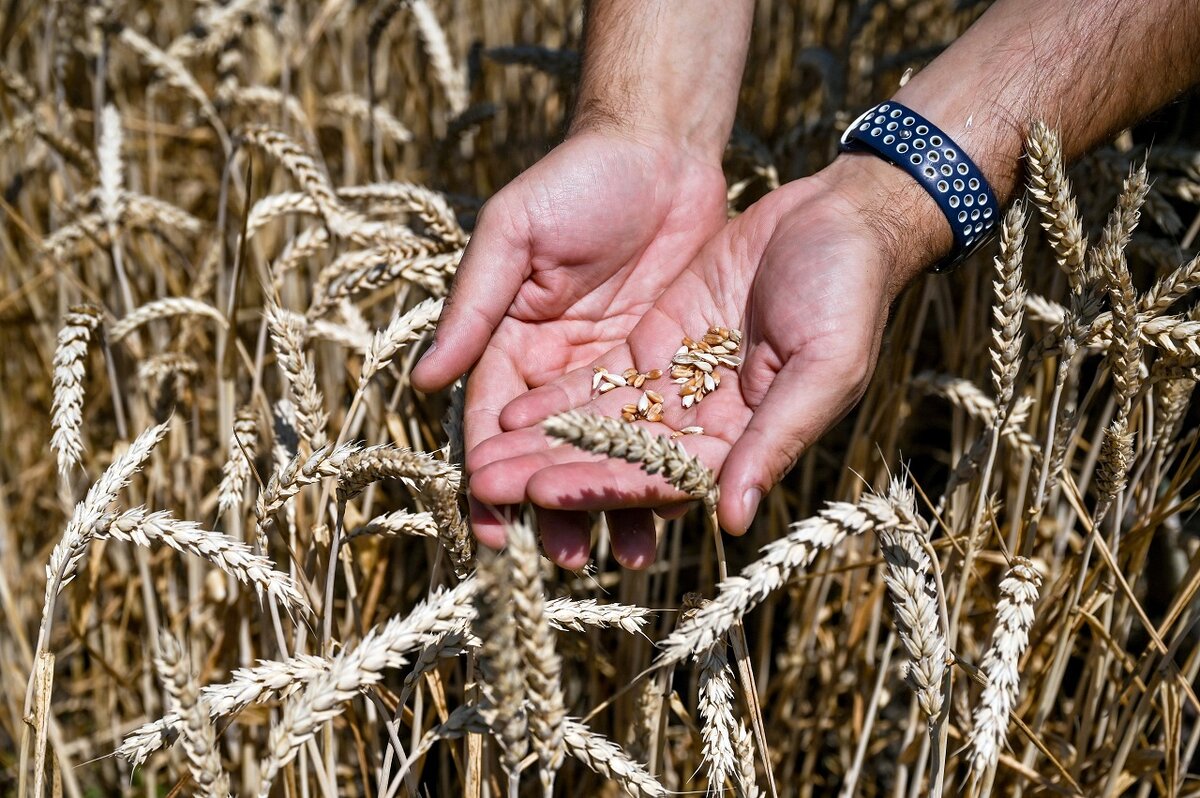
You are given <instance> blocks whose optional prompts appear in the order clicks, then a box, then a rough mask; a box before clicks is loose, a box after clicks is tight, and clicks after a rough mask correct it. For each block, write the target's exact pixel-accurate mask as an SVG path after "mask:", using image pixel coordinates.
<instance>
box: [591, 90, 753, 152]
mask: <svg viewBox="0 0 1200 798" xmlns="http://www.w3.org/2000/svg"><path fill="white" fill-rule="evenodd" d="M732 126H733V123H732V121H730V122H729V124H728V125H720V124H717V125H714V124H712V123H711V121H708V120H703V119H693V118H688V117H686V116H685V115H683V114H680V113H670V112H668V111H662V110H659V111H658V112H656V113H644V112H643V111H642V110H641V108H640V104H639V103H638V102H637V101H636V100H633V99H631V98H626V99H625V100H624V101H622V102H615V101H613V100H611V99H609V98H606V97H601V96H596V95H585V94H581V96H580V97H579V100H578V102H577V104H576V107H575V112H574V113H573V114H572V117H571V125H570V128H569V129H568V130H567V138H573V137H575V136H579V135H585V134H593V133H594V134H599V135H611V136H617V137H619V138H623V139H627V140H629V141H633V142H635V143H638V144H642V145H644V146H647V147H650V148H652V149H655V150H657V151H659V152H671V153H677V154H679V155H682V156H684V157H686V158H689V159H691V160H695V161H700V162H702V163H704V164H707V165H710V166H716V167H717V168H720V166H721V159H722V156H723V155H724V152H725V145H726V143H727V142H728V140H729V133H730V130H731V129H732Z"/></svg>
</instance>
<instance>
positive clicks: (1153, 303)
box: [1138, 255, 1200, 316]
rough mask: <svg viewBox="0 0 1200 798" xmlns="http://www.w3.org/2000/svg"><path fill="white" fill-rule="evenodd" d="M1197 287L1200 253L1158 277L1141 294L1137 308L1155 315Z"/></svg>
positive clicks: (1199, 275) (1199, 274)
mask: <svg viewBox="0 0 1200 798" xmlns="http://www.w3.org/2000/svg"><path fill="white" fill-rule="evenodd" d="M1197 287H1200V255H1197V256H1196V257H1194V258H1192V259H1191V260H1189V261H1187V262H1185V263H1181V264H1180V265H1179V266H1178V267H1176V268H1175V269H1173V270H1172V271H1171V272H1170V273H1168V274H1165V275H1163V276H1162V277H1161V278H1159V280H1158V282H1156V283H1155V284H1154V285H1153V286H1152V287H1151V288H1150V290H1149V291H1147V292H1146V293H1145V294H1143V295H1142V298H1141V300H1140V301H1139V302H1138V309H1139V310H1140V311H1141V312H1142V313H1145V314H1147V315H1151V316H1157V315H1158V314H1160V313H1162V312H1164V311H1166V310H1167V309H1168V308H1170V307H1171V305H1173V304H1175V303H1176V302H1178V301H1179V300H1180V299H1182V298H1183V297H1185V296H1187V295H1188V294H1189V293H1191V292H1192V291H1193V290H1194V289H1196V288H1197Z"/></svg>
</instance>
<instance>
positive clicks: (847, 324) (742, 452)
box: [469, 156, 949, 566]
mask: <svg viewBox="0 0 1200 798" xmlns="http://www.w3.org/2000/svg"><path fill="white" fill-rule="evenodd" d="M846 159H847V160H845V161H841V160H840V161H838V162H835V164H834V166H831V167H830V168H829V169H827V170H826V171H824V172H822V173H819V174H818V175H816V176H814V177H811V178H806V179H804V180H800V181H796V182H794V183H790V184H788V185H786V186H784V187H782V188H780V189H778V190H776V191H775V192H773V193H771V194H769V195H768V196H766V197H765V198H763V199H762V200H760V201H759V202H758V203H756V204H755V205H754V206H753V207H751V208H750V209H749V210H747V211H746V213H744V214H743V215H741V216H740V217H738V218H737V219H735V220H733V221H732V222H730V223H728V224H727V225H726V226H725V228H724V229H723V230H722V231H721V232H720V233H718V234H717V235H716V236H715V237H714V238H713V239H712V241H711V242H710V243H709V244H708V245H706V246H705V247H704V249H703V250H702V251H701V252H700V254H699V255H698V256H697V257H696V258H695V260H694V261H693V262H692V263H691V264H690V265H689V266H688V267H687V268H686V269H685V270H684V271H683V272H682V273H681V274H680V275H679V277H678V279H677V280H676V281H675V282H674V283H673V284H672V285H671V287H670V288H668V289H667V290H666V291H665V292H664V293H663V294H662V296H661V297H660V298H659V299H658V301H657V302H655V303H654V304H653V306H652V307H651V308H650V309H649V310H648V311H647V312H646V314H645V316H644V318H642V320H641V321H640V322H639V323H638V324H637V326H636V327H634V328H633V330H632V331H631V332H630V334H629V336H628V339H627V340H626V341H621V342H619V343H617V344H616V345H615V346H613V347H611V348H609V349H608V350H607V351H605V352H604V353H603V354H601V355H599V356H598V357H596V358H595V359H594V360H592V361H590V362H589V363H587V364H585V365H584V366H583V367H582V368H579V369H577V370H575V371H573V372H571V373H569V374H566V375H564V376H563V377H562V378H561V379H558V380H555V381H554V382H552V383H550V384H548V385H545V386H543V387H541V388H538V389H537V390H534V391H531V392H529V393H527V394H525V395H523V396H520V397H518V398H516V399H515V400H513V401H512V402H511V403H509V404H508V405H507V406H506V407H505V408H504V409H503V411H502V413H501V416H500V425H501V426H502V427H503V428H504V429H505V430H506V432H505V433H504V434H503V435H500V436H497V437H494V438H492V439H490V440H489V441H486V442H484V443H482V444H481V445H479V446H478V447H477V448H476V449H475V450H474V452H473V453H472V455H471V456H470V458H469V459H470V461H471V462H470V467H471V468H472V470H473V473H474V477H473V480H472V489H473V491H474V492H475V494H476V495H477V496H478V497H479V498H481V499H482V500H484V501H487V502H491V503H496V504H510V503H516V502H520V501H523V500H528V501H531V502H532V503H534V504H535V505H537V506H539V507H543V508H550V509H553V510H556V511H568V510H570V511H578V510H612V509H614V508H626V509H628V508H646V507H662V506H670V505H673V504H677V503H679V502H682V501H685V500H686V499H687V497H686V496H685V495H684V494H681V493H679V492H678V491H676V490H674V489H673V488H671V487H670V486H669V485H667V484H666V483H665V482H664V481H663V480H662V479H661V478H659V477H655V476H649V475H647V474H644V473H642V472H641V471H640V470H639V469H638V468H637V467H636V466H633V465H631V464H628V463H624V462H621V461H616V460H609V459H603V458H598V457H596V456H594V455H589V454H587V453H583V452H580V451H578V450H576V449H574V448H573V447H569V446H551V445H550V443H549V441H548V440H547V438H546V436H545V435H544V434H543V433H542V431H541V429H540V427H539V426H538V422H539V421H541V420H543V419H544V418H546V417H547V416H549V415H552V414H554V413H558V412H562V411H565V410H568V409H572V408H584V409H586V410H589V411H591V412H595V413H598V414H602V415H606V416H616V415H619V414H620V412H621V407H622V406H623V405H626V404H629V403H633V402H636V401H637V399H638V397H639V395H640V393H641V391H638V390H635V389H633V388H618V389H615V390H612V391H609V392H608V393H606V394H603V395H600V396H597V395H595V393H594V392H593V391H592V371H593V367H594V366H603V367H605V368H606V369H608V370H609V371H615V372H617V373H620V372H621V371H623V370H624V369H625V368H627V367H629V366H633V367H635V368H637V369H639V370H640V371H642V372H647V371H650V370H651V369H654V368H660V369H663V370H664V376H663V378H662V379H661V380H659V381H657V384H654V385H647V386H644V387H652V388H654V389H655V390H657V391H658V392H659V393H661V394H663V396H664V397H665V398H666V403H665V405H664V417H663V420H662V422H661V423H649V422H638V423H643V424H646V426H648V427H649V428H650V429H651V430H652V431H653V432H655V433H657V434H671V433H672V432H673V431H677V430H682V429H683V428H685V427H691V426H699V427H702V428H703V433H701V434H690V435H685V436H681V437H679V441H680V443H681V444H682V445H683V446H684V448H685V449H687V450H688V451H689V452H691V453H693V454H695V455H697V456H698V457H700V458H701V459H702V460H703V461H704V462H705V463H706V464H707V465H709V466H710V467H711V468H713V469H715V470H716V471H717V472H718V474H719V482H720V487H721V498H720V502H719V504H718V510H717V512H718V519H719V521H720V523H721V526H722V527H723V528H724V529H726V530H727V531H730V532H733V533H735V534H740V533H742V532H744V531H745V530H746V529H747V527H748V526H749V524H750V522H751V520H752V519H753V516H754V513H755V510H756V508H757V506H758V503H759V500H760V499H761V497H762V496H763V495H764V494H765V493H766V491H767V490H769V489H770V487H771V486H773V485H774V484H775V483H776V482H778V481H779V480H780V479H781V478H782V477H783V475H784V474H785V473H786V472H787V471H788V469H789V468H791V466H792V465H793V464H794V463H795V461H796V459H797V458H798V457H799V456H800V454H801V453H802V452H803V451H804V449H805V448H806V447H807V446H808V445H810V444H811V443H812V442H813V441H814V440H815V439H816V438H817V437H818V436H819V435H820V434H821V433H823V432H824V431H825V430H826V429H828V428H829V427H830V426H831V425H832V424H834V423H835V422H836V421H837V420H838V419H839V418H841V417H842V416H843V415H844V414H845V413H846V412H847V411H848V410H849V409H850V408H851V407H852V406H853V405H854V404H855V403H856V402H857V401H858V399H859V398H860V397H861V395H862V393H863V391H864V390H865V388H866V385H867V382H868V380H869V378H870V375H871V373H872V372H873V370H874V365H875V361H876V357H877V355H878V351H879V345H880V340H881V337H882V333H883V329H884V325H885V322H886V320H887V315H888V309H889V306H890V304H891V301H892V299H893V298H894V297H895V295H896V293H897V292H898V291H899V290H900V288H901V287H902V286H903V284H904V282H905V281H906V280H907V279H908V277H909V276H911V275H912V274H913V273H915V272H916V271H917V270H918V267H919V265H920V264H921V263H923V262H924V261H925V260H928V259H929V258H930V257H931V255H932V254H936V253H935V252H934V250H936V249H937V248H938V247H939V246H942V245H944V243H945V242H944V241H940V240H939V239H937V238H936V237H928V238H927V240H923V241H920V242H908V241H905V234H904V233H903V231H902V230H901V229H900V228H898V227H897V226H895V225H892V224H890V223H889V222H886V221H885V217H883V216H879V215H875V214H873V213H872V212H871V207H873V205H874V204H875V203H878V202H879V200H880V199H881V198H882V197H884V196H886V192H885V194H884V195H880V194H879V193H877V192H879V191H881V190H884V187H885V186H887V185H889V183H887V181H890V180H891V179H892V178H891V175H888V174H887V173H882V177H881V178H880V179H882V180H883V181H884V183H878V182H877V181H876V180H875V177H876V176H877V175H879V173H878V172H877V171H876V169H877V167H875V166H874V165H870V166H865V167H864V165H863V164H862V162H861V161H860V160H859V159H858V158H853V159H852V160H851V157H850V156H846ZM878 163H879V164H881V165H882V166H883V167H885V168H886V169H892V167H890V166H887V165H886V164H882V162H878ZM897 173H898V170H897ZM890 199H892V200H895V199H896V197H891V198H890ZM919 199H920V198H918V201H919ZM925 201H926V202H929V201H928V200H927V199H926V200H925ZM930 205H932V203H930ZM919 207H920V208H921V210H922V211H926V210H928V209H926V208H924V207H923V206H919ZM933 211H934V212H936V208H934V209H933ZM936 221H937V220H936V219H934V220H933V222H932V223H933V224H936ZM913 222H914V223H915V224H919V223H922V222H924V223H929V218H928V216H927V215H926V216H924V217H922V218H914V219H913ZM943 224H944V223H943ZM945 232H946V234H947V235H948V233H949V230H948V228H947V230H946V231H945ZM918 244H919V245H918ZM922 247H924V249H925V250H926V251H927V252H929V253H930V254H929V255H921V254H919V253H920V250H921V249H922ZM713 325H716V326H724V327H737V328H740V329H742V330H743V332H744V340H743V345H742V347H743V349H742V352H741V354H742V355H743V356H744V361H743V363H742V365H741V367H740V368H738V369H737V370H736V371H730V370H728V369H722V370H721V371H722V377H723V379H722V382H721V384H720V386H719V388H718V389H717V390H716V391H715V392H713V393H711V394H708V395H707V396H706V397H705V398H704V399H703V401H702V402H700V403H698V404H696V405H694V406H692V407H691V408H684V407H682V404H681V401H680V393H679V388H678V386H677V385H674V384H672V383H671V381H670V376H669V373H666V372H668V371H669V368H670V366H669V362H670V360H671V357H672V355H673V354H674V353H675V351H676V349H677V348H678V347H679V346H680V341H681V340H682V338H683V337H684V336H689V337H691V338H699V337H700V336H702V335H704V333H705V332H706V331H707V330H708V328H709V327H710V326H713ZM614 533H617V530H614ZM620 534H625V535H637V536H639V539H638V540H637V541H636V543H629V542H626V548H627V549H630V550H636V551H638V552H640V554H641V559H640V562H639V563H637V564H640V565H643V566H644V565H647V564H649V562H651V561H653V557H654V549H655V541H654V538H653V531H652V530H649V531H647V530H644V529H633V530H625V531H624V532H623V533H620ZM615 541H616V538H615V537H614V545H615Z"/></svg>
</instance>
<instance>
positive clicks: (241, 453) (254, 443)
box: [217, 407, 258, 513]
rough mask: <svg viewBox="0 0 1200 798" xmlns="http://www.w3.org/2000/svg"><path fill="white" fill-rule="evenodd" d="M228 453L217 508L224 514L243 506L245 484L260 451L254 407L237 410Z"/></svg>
mask: <svg viewBox="0 0 1200 798" xmlns="http://www.w3.org/2000/svg"><path fill="white" fill-rule="evenodd" d="M228 451H229V454H228V456H227V457H226V459H225V465H224V467H223V468H222V469H221V486H220V488H218V489H217V506H218V507H220V508H221V512H222V513H226V512H228V511H229V510H231V509H236V508H238V507H241V505H242V498H243V497H244V496H245V494H246V483H247V482H248V481H249V480H250V473H251V471H252V470H253V468H254V457H255V455H256V453H257V451H258V419H257V417H256V416H255V413H254V409H253V408H251V407H243V408H242V409H240V410H239V411H238V413H237V417H236V418H235V419H234V420H233V432H232V433H231V434H230V436H229V447H228Z"/></svg>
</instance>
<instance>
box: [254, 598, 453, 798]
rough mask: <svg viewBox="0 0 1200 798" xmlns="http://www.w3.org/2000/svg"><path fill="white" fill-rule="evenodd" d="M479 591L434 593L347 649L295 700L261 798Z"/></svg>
mask: <svg viewBox="0 0 1200 798" xmlns="http://www.w3.org/2000/svg"><path fill="white" fill-rule="evenodd" d="M473 589H474V585H473V584H472V583H463V584H460V585H459V586H458V587H456V588H454V589H452V590H444V591H441V592H436V593H433V594H432V595H430V596H429V598H428V599H426V600H425V601H423V602H422V603H420V604H418V605H417V606H416V607H415V608H414V609H413V611H412V612H410V613H409V614H408V615H407V616H405V617H403V618H401V617H396V618H392V619H391V620H389V621H388V622H387V623H384V624H381V625H380V626H377V627H375V628H374V629H372V630H371V631H370V632H368V633H367V635H366V636H365V637H364V638H363V639H362V641H360V642H359V644H358V645H356V646H352V647H349V648H346V649H345V650H343V651H342V653H341V654H339V655H338V656H337V657H336V658H335V659H334V660H333V662H332V663H331V664H330V666H329V670H328V671H327V672H325V673H324V674H321V675H320V676H318V677H317V678H316V679H315V680H313V682H312V683H311V684H309V685H308V686H307V687H306V688H305V689H304V692H303V693H301V694H300V695H299V696H297V697H296V698H294V699H293V700H291V701H289V702H288V703H287V705H286V706H285V707H284V711H283V717H282V719H281V720H280V722H279V724H278V725H277V726H275V727H274V728H273V729H272V730H271V735H270V738H269V740H268V743H267V756H266V757H265V758H264V760H263V764H262V768H261V770H262V784H261V785H260V788H259V790H260V792H259V795H261V796H262V798H267V796H268V794H269V793H270V790H271V784H272V783H273V782H274V780H275V777H276V776H277V775H278V774H279V771H280V770H281V769H282V768H283V767H284V766H285V765H287V764H288V763H289V762H291V761H292V759H293V758H294V757H295V756H296V753H297V752H298V751H299V749H300V746H302V745H304V743H305V742H306V741H308V740H310V739H312V737H313V735H314V734H316V733H317V731H318V730H319V729H320V728H321V727H322V726H324V725H325V724H326V723H328V722H330V721H331V720H333V719H334V718H335V717H337V716H338V715H340V714H341V713H342V711H343V710H344V709H345V704H346V702H347V701H350V700H352V699H354V698H355V697H356V696H357V695H358V694H359V693H360V692H362V691H363V690H364V689H368V688H370V687H372V686H373V685H375V684H378V683H379V681H380V680H381V679H382V678H383V671H384V670H387V669H394V668H399V667H401V666H403V665H404V663H405V662H406V661H407V659H406V657H405V655H406V654H407V653H408V652H410V651H412V650H414V649H416V648H418V647H420V646H421V645H423V644H424V643H426V642H428V641H429V640H431V639H433V638H434V637H435V636H436V635H438V634H441V633H442V632H445V631H446V630H447V629H451V628H454V626H455V625H456V624H457V623H458V622H460V621H461V620H462V618H463V617H464V612H465V611H467V610H468V609H469V608H470V606H471V592H472V590H473Z"/></svg>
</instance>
